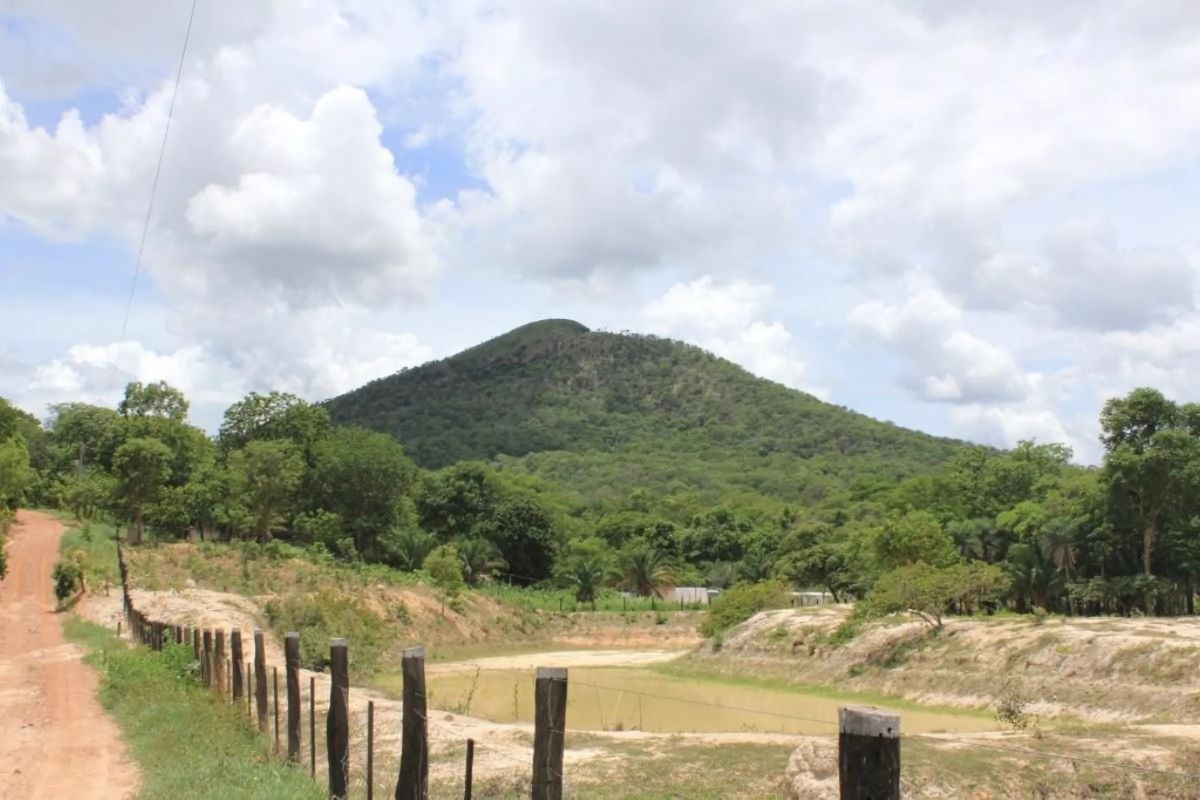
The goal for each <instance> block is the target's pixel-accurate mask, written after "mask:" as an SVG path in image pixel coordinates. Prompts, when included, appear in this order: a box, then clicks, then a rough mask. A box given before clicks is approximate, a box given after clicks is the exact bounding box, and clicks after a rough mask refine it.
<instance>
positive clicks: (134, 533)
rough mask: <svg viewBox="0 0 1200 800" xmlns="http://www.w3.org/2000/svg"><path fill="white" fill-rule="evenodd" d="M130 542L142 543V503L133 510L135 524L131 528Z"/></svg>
mask: <svg viewBox="0 0 1200 800" xmlns="http://www.w3.org/2000/svg"><path fill="white" fill-rule="evenodd" d="M129 543H130V544H141V543H142V507H141V506H140V505H139V506H138V507H137V508H135V509H134V510H133V525H131V526H130V528H129Z"/></svg>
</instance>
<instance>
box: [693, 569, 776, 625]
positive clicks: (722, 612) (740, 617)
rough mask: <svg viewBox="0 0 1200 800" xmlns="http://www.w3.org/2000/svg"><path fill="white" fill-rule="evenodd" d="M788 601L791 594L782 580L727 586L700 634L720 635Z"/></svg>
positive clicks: (715, 600)
mask: <svg viewBox="0 0 1200 800" xmlns="http://www.w3.org/2000/svg"><path fill="white" fill-rule="evenodd" d="M787 604H788V595H787V591H786V590H785V588H784V586H783V584H782V583H780V582H779V581H763V582H762V583H743V584H739V585H737V586H734V587H733V588H731V589H727V590H726V591H724V592H722V593H721V594H719V595H717V597H716V598H715V599H714V600H713V602H712V605H710V606H709V607H708V614H706V615H705V617H704V622H702V623H700V633H701V634H703V635H704V636H709V637H712V636H716V635H718V634H720V633H722V632H724V631H725V630H726V629H728V628H732V627H733V626H734V625H737V624H738V623H740V622H745V621H746V620H748V619H750V617H752V616H754V615H755V614H757V613H758V612H759V611H763V610H765V609H768V608H783V607H786V606H787Z"/></svg>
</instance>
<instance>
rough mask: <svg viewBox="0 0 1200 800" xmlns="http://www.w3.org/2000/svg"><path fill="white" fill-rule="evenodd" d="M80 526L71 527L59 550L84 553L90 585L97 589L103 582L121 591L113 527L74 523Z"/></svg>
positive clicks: (99, 524)
mask: <svg viewBox="0 0 1200 800" xmlns="http://www.w3.org/2000/svg"><path fill="white" fill-rule="evenodd" d="M71 524H74V525H77V526H78V527H73V528H69V529H68V530H67V532H66V533H64V534H63V537H62V541H61V543H60V544H59V551H60V552H62V553H64V554H65V553H69V552H71V551H73V550H78V551H80V552H82V553H83V565H84V568H85V569H86V570H87V580H88V586H89V587H91V588H93V589H97V588H99V587H100V586H102V585H103V584H104V583H106V582H107V583H108V584H109V585H110V586H113V587H116V588H118V589H119V588H120V586H121V574H120V569H119V568H118V566H117V542H116V539H114V538H113V537H114V536H115V535H116V531H115V530H114V528H113V527H112V526H111V525H105V524H101V523H93V522H84V523H71Z"/></svg>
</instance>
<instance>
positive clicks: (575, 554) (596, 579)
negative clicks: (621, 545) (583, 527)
mask: <svg viewBox="0 0 1200 800" xmlns="http://www.w3.org/2000/svg"><path fill="white" fill-rule="evenodd" d="M555 573H556V575H557V577H558V581H559V583H560V584H562V585H564V586H568V587H570V588H571V589H572V590H574V592H575V599H576V600H578V601H579V602H581V603H589V602H590V603H593V604H594V603H595V601H596V595H597V593H599V591H600V589H601V588H602V587H603V586H604V584H605V583H606V582H607V581H608V579H609V577H610V576H611V574H612V558H611V556H610V550H609V548H608V546H607V544H606V543H605V542H604V541H603V540H600V539H578V540H576V541H573V542H571V543H570V544H569V545H567V551H566V554H565V555H564V557H563V558H562V560H560V561H559V563H558V564H557V566H556V569H555Z"/></svg>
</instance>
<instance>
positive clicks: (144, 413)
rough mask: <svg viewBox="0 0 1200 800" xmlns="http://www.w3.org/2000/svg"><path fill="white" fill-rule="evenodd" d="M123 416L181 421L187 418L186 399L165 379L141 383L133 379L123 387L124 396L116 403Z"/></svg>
mask: <svg viewBox="0 0 1200 800" xmlns="http://www.w3.org/2000/svg"><path fill="white" fill-rule="evenodd" d="M117 411H118V412H119V413H120V414H121V416H123V417H159V418H162V419H173V420H177V421H183V420H184V419H186V418H187V413H188V401H187V398H185V397H184V396H183V392H181V391H179V390H178V389H176V388H175V387H174V386H171V385H170V384H169V383H167V382H166V381H158V382H157V383H145V384H143V383H141V382H139V381H134V382H133V383H130V384H128V385H127V386H126V387H125V397H124V399H123V400H121V402H120V403H119V404H118V405H117Z"/></svg>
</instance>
